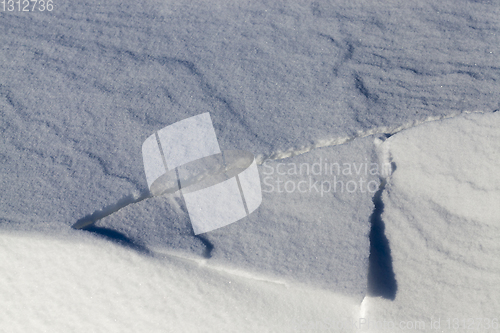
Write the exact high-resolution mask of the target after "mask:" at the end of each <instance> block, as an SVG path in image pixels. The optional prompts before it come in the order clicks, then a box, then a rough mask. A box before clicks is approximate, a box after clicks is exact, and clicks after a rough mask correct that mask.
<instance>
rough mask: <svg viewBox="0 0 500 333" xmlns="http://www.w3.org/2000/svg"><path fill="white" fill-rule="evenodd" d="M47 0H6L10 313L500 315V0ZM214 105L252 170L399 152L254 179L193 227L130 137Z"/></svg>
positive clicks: (1, 311)
mask: <svg viewBox="0 0 500 333" xmlns="http://www.w3.org/2000/svg"><path fill="white" fill-rule="evenodd" d="M54 5H55V8H54V11H52V12H37V13H31V12H0V28H1V31H2V33H1V34H0V117H1V118H0V119H1V121H0V132H1V136H0V187H1V189H2V192H1V194H0V235H1V236H0V244H2V245H1V248H0V255H1V257H2V259H1V261H0V272H1V273H0V293H1V294H2V297H1V298H0V320H1V323H2V325H1V329H2V330H5V331H7V332H16V331H19V332H26V331H47V332H48V331H50V332H67V331H76V332H85V331H103V332H104V331H106V332H108V331H117V332H118V331H120V332H123V331H131V332H137V331H151V332H154V331H162V332H164V331H175V332H179V331H180V332H182V331H186V332H189V331H192V332H196V331H199V330H200V329H202V330H205V331H210V332H216V331H217V332H220V331H243V332H245V331H259V332H265V331H270V332H293V331H297V332H314V331H318V332H325V331H328V330H330V331H334V332H350V331H359V330H360V327H359V326H358V327H355V326H349V327H344V328H338V326H335V325H334V324H335V323H338V322H339V321H340V320H342V319H347V318H348V319H352V320H355V321H357V323H359V320H358V319H359V318H362V319H369V318H375V319H376V318H380V319H384V318H385V319H387V320H389V319H390V318H393V319H394V320H395V321H396V320H416V319H418V318H423V319H425V320H427V319H429V318H430V317H432V316H443V318H444V316H451V315H452V313H453V314H454V315H455V316H457V317H458V318H460V316H468V315H474V316H479V317H483V318H486V317H487V316H494V315H495V313H496V315H497V316H498V314H499V313H500V311H499V308H500V307H499V304H498V292H497V290H498V287H495V286H496V285H498V282H500V281H499V280H500V278H499V271H498V267H499V266H498V262H499V261H498V247H497V246H496V245H495V241H494V239H495V238H494V237H497V238H498V221H499V220H500V216H499V212H498V208H497V207H499V206H498V179H497V178H495V177H497V176H496V175H498V167H497V166H498V163H496V164H495V162H498V151H499V150H498V144H497V143H498V135H497V133H498V130H495V126H496V128H498V113H494V114H489V113H490V112H491V111H495V110H498V109H499V105H500V102H499V98H498V91H500V87H499V84H498V82H500V81H499V78H500V60H499V54H500V37H499V36H500V34H499V23H498V17H500V7H499V6H498V3H496V1H487V0H485V1H469V0H456V1H439V2H435V1H423V0H419V1H412V2H408V1H391V2H384V1H370V2H367V1H335V2H330V1H315V2H307V1H289V2H286V3H282V2H267V1H252V2H246V1H237V2H231V3H230V2H225V1H217V2H202V1H163V0H162V1H160V0H148V1H145V2H141V3H138V2H136V1H130V0H125V1H117V0H110V1H107V2H105V3H102V2H98V1H93V0H88V1H85V0H84V1H78V2H74V1H73V2H70V1H59V2H57V1H56V2H55V4H54ZM478 110H480V111H483V112H484V113H485V114H482V115H478V114H474V115H468V116H465V117H463V116H460V114H462V113H464V112H465V111H478ZM203 112H210V115H211V119H212V121H213V124H214V127H215V132H216V135H217V139H218V142H219V144H220V149H221V150H229V149H241V150H247V151H249V152H252V153H253V154H255V155H256V156H257V158H258V161H259V162H260V163H261V165H260V166H259V171H260V173H261V179H262V181H264V177H265V176H266V175H264V172H265V171H266V165H268V166H273V167H276V166H277V164H278V163H302V162H304V163H314V162H316V161H317V159H318V158H319V157H321V158H323V159H325V158H328V159H334V160H335V161H341V162H345V163H358V165H359V163H361V162H370V163H371V162H376V161H377V157H376V151H378V153H379V155H378V157H379V158H380V160H381V162H382V163H383V162H393V163H394V165H395V167H396V168H395V171H394V173H392V174H390V173H387V174H383V175H380V176H382V178H384V177H387V178H386V180H387V185H385V187H384V183H382V185H383V187H382V189H381V190H379V191H376V192H375V193H367V192H364V193H363V192H361V191H356V192H355V193H353V194H352V195H350V194H349V193H338V192H335V193H327V194H325V195H324V196H318V195H314V196H306V195H301V194H300V193H297V192H294V193H266V192H264V193H263V194H264V201H263V203H262V206H261V207H260V208H259V209H258V210H257V211H256V212H255V213H254V214H252V215H251V216H250V217H249V218H248V219H244V220H242V221H240V222H237V223H235V224H232V225H230V226H228V227H225V228H221V229H219V230H216V231H214V232H213V233H208V234H206V235H202V237H194V236H193V234H192V230H191V229H190V228H191V227H190V225H189V222H188V220H187V217H186V214H185V211H184V210H183V205H182V200H180V198H176V197H175V196H160V197H151V196H150V194H149V193H148V190H147V181H146V178H145V174H144V169H143V164H142V156H141V146H142V143H143V142H144V140H145V139H146V138H148V137H149V136H150V135H151V134H152V133H154V132H155V131H157V130H159V129H161V128H163V127H165V126H167V125H170V124H173V123H175V122H177V121H180V120H182V119H186V118H188V117H190V116H194V115H197V114H200V113H203ZM445 118H453V119H447V120H440V119H445ZM430 121H435V122H430ZM418 124H422V125H420V126H417V125H418ZM405 129H408V130H405ZM393 133H398V134H396V135H394V136H391V137H390V138H389V139H387V140H386V141H385V142H384V143H381V141H383V139H384V135H382V134H393ZM363 137H364V138H363ZM362 138H363V139H362ZM495 140H496V141H495ZM374 141H375V142H376V144H373V142H374ZM297 155H300V156H297ZM285 158H286V159H285ZM264 162H266V164H262V163H264ZM428 162H429V163H428ZM267 170H268V169H267ZM471 170H472V171H476V170H477V171H478V172H477V173H474V172H472V171H471ZM495 172H496V175H495ZM486 174H488V175H490V176H488V177H486V176H484V175H486ZM284 177H285V176H284ZM301 177H302V178H301ZM307 177H308V176H306V175H300V176H293V175H288V176H286V180H291V181H294V182H298V181H300V180H308V178H307ZM315 177H316V176H315ZM349 177H350V176H349ZM353 177H355V178H356V179H358V178H359V177H357V176H353ZM320 178H321V179H322V180H325V179H327V180H330V181H331V177H330V176H328V178H324V175H323V176H321V177H320ZM365 178H366V181H370V180H376V181H378V182H380V181H381V180H380V179H379V175H371V174H369V175H366V177H365ZM345 180H346V181H347V180H348V177H347V178H345ZM495 186H496V187H495ZM265 187H266V186H265V185H264V183H263V188H265ZM120 208H121V209H120ZM106 216H107V217H106ZM95 221H97V223H96V224H95V225H94V226H92V227H89V228H88V230H79V231H76V230H72V229H71V228H70V227H71V226H72V225H74V224H75V223H77V222H78V223H80V224H82V225H84V224H87V225H88V224H90V223H92V222H95ZM431 221H432V222H431ZM370 225H371V229H370ZM446 230H448V231H449V233H447V232H446ZM443 240H444V241H443ZM481 247H482V248H481ZM388 253H390V256H389V255H388ZM412 264H414V265H412ZM433 264H434V265H433ZM423 272H426V273H427V274H425V275H423ZM229 281H231V284H229ZM365 293H368V295H369V297H367V298H365V299H364V300H363V301H362V299H363V294H365ZM452 308H453V309H456V310H452ZM469 308H472V309H473V310H470V309H469ZM453 311H454V312H453ZM491 319H492V318H491ZM365 327H366V326H365ZM363 328H364V327H363ZM433 331H435V330H433ZM477 331H479V332H482V331H481V330H477ZM483 331H484V330H483Z"/></svg>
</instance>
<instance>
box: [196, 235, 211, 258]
mask: <svg viewBox="0 0 500 333" xmlns="http://www.w3.org/2000/svg"><path fill="white" fill-rule="evenodd" d="M193 234H194V233H193ZM194 237H196V238H198V239H199V240H200V241H201V242H202V243H203V245H205V247H206V249H205V253H203V256H204V257H205V258H207V259H210V258H211V257H212V250H213V249H214V244H212V242H211V241H209V240H208V239H206V238H205V237H204V236H202V235H194Z"/></svg>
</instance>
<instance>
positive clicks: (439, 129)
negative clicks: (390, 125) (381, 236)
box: [365, 113, 500, 332]
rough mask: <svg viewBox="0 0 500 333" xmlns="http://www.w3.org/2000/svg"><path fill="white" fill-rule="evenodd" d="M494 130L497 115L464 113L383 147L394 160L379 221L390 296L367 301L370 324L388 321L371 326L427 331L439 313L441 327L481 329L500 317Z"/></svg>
mask: <svg viewBox="0 0 500 333" xmlns="http://www.w3.org/2000/svg"><path fill="white" fill-rule="evenodd" d="M499 127H500V114H498V113H493V114H469V115H466V116H461V117H456V118H454V119H449V120H443V121H439V122H434V123H428V124H425V125H421V126H419V127H415V128H412V129H409V130H407V131H403V132H401V133H398V134H396V135H394V136H392V137H390V138H389V139H388V140H386V141H385V142H384V143H383V144H382V146H385V149H387V150H388V152H389V154H390V155H391V157H392V162H393V163H394V164H395V166H396V169H395V171H394V172H393V174H392V175H391V176H390V177H389V179H388V183H387V185H386V187H385V191H384V193H383V202H384V212H383V215H382V219H383V221H384V222H385V233H386V235H387V238H388V240H389V244H390V249H391V257H392V260H393V267H394V273H395V278H396V281H397V293H396V297H395V300H394V301H389V300H383V299H379V298H368V299H367V300H366V305H365V307H366V311H367V314H368V318H367V319H368V321H369V322H370V321H372V322H373V323H375V322H384V321H386V322H387V325H386V327H380V328H379V329H374V325H372V328H371V329H370V330H369V331H370V332H401V327H399V324H400V322H402V321H403V322H404V324H406V323H408V322H415V321H418V322H423V323H425V324H426V325H427V326H426V329H427V331H433V330H434V328H432V329H431V327H430V325H431V321H438V320H439V319H440V321H441V328H442V329H443V330H444V331H445V332H449V331H453V332H471V331H474V332H489V331H490V330H488V329H487V326H486V325H488V324H487V322H488V321H489V325H490V326H491V325H492V320H493V319H497V320H498V319H499V318H498V317H499V310H500V302H499V300H500V289H499V288H498V285H499V283H500V265H499V263H500V243H499V242H498V240H499V239H500V208H499V207H500V205H499V202H500V131H499ZM448 320H449V321H448ZM454 320H455V322H454ZM456 321H458V324H457V323H456ZM389 322H392V323H394V324H395V328H394V329H390V328H389V325H390V324H389ZM436 325H437V324H436ZM454 325H455V326H454ZM479 325H482V326H479ZM454 327H455V328H457V330H454V329H453V328H454ZM469 328H470V329H474V330H468V329H469ZM434 331H435V330H434ZM438 331H440V330H438ZM494 331H495V330H493V329H492V330H491V332H494Z"/></svg>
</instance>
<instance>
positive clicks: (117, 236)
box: [82, 225, 151, 254]
mask: <svg viewBox="0 0 500 333" xmlns="http://www.w3.org/2000/svg"><path fill="white" fill-rule="evenodd" d="M82 230H85V231H89V232H92V233H94V234H97V235H100V236H102V237H104V238H106V239H107V240H110V241H112V242H114V243H117V244H119V245H122V246H125V247H128V248H131V249H133V250H136V251H138V252H141V253H144V254H151V251H150V250H149V249H148V248H147V247H145V246H143V245H141V244H138V243H135V242H134V241H133V240H132V239H130V238H128V237H127V236H126V235H125V234H123V233H121V232H119V231H116V230H113V229H109V228H102V227H96V226H95V225H91V226H88V227H86V228H83V229H82Z"/></svg>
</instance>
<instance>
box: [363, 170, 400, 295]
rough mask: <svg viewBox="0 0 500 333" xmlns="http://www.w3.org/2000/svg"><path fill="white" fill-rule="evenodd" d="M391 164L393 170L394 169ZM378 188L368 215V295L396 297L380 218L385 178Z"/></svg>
mask: <svg viewBox="0 0 500 333" xmlns="http://www.w3.org/2000/svg"><path fill="white" fill-rule="evenodd" d="M394 167H395V166H394V165H393V171H394ZM381 181H382V182H381V184H380V188H379V190H378V191H377V192H376V193H375V196H374V197H373V204H374V205H375V209H374V210H373V213H372V215H371V217H370V222H371V231H370V257H369V264H368V296H376V297H382V298H385V299H389V300H394V299H395V298H396V293H397V290H398V285H397V281H396V276H395V274H394V269H393V267H392V256H391V248H390V246H389V240H388V239H387V237H386V235H385V224H384V221H383V220H382V213H383V212H384V203H383V201H382V192H383V191H384V189H385V185H386V180H385V179H382V180H381Z"/></svg>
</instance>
